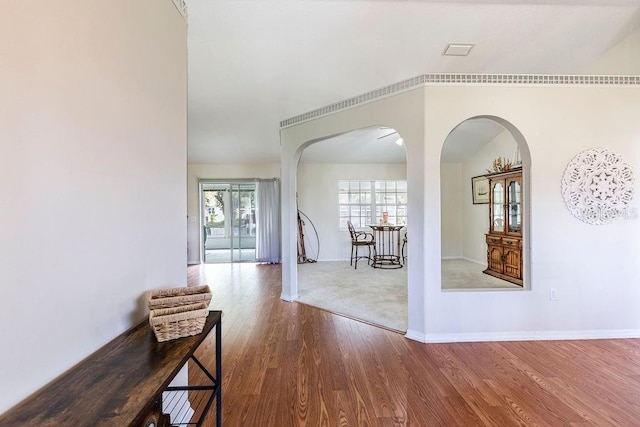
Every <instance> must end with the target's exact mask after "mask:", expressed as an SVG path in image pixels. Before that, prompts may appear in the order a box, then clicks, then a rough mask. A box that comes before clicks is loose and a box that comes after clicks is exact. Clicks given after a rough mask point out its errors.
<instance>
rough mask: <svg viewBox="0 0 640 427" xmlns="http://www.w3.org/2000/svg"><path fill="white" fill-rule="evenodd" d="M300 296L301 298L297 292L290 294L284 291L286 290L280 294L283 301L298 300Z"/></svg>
mask: <svg viewBox="0 0 640 427" xmlns="http://www.w3.org/2000/svg"><path fill="white" fill-rule="evenodd" d="M298 298H299V297H298V294H296V295H289V294H286V293H284V292H282V293H281V294H280V299H281V300H283V301H287V302H293V301H297V300H298Z"/></svg>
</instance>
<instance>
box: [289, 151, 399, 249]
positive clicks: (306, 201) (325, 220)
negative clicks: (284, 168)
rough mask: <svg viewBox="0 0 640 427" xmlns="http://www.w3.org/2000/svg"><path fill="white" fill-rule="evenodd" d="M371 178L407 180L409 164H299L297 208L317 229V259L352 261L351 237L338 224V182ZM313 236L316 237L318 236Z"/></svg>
mask: <svg viewBox="0 0 640 427" xmlns="http://www.w3.org/2000/svg"><path fill="white" fill-rule="evenodd" d="M318 144H322V142H319V143H318ZM372 179H376V180H406V179H407V168H406V165H405V164H393V163H389V164H326V163H301V164H300V165H299V166H298V207H299V208H300V210H301V211H302V212H304V213H305V214H306V215H307V216H308V217H309V218H310V219H311V221H313V224H314V225H315V226H316V229H317V231H318V236H319V240H320V254H319V258H318V261H337V260H349V257H350V252H351V238H350V237H349V232H348V231H347V230H340V224H339V210H338V181H339V180H372ZM410 221H411V219H409V222H410ZM365 231H366V230H365ZM368 231H371V230H370V229H369V230H368ZM311 239H312V240H315V235H314V236H312V237H311ZM315 249H316V248H314V247H312V248H310V249H309V252H308V253H307V255H308V256H312V255H314V253H313V251H315Z"/></svg>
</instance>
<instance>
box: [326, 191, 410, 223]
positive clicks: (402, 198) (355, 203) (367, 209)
mask: <svg viewBox="0 0 640 427" xmlns="http://www.w3.org/2000/svg"><path fill="white" fill-rule="evenodd" d="M338 207H339V211H340V229H341V230H342V229H345V230H346V229H347V221H351V222H352V223H353V226H354V227H355V228H363V227H366V226H367V225H370V224H378V223H380V220H381V219H382V213H383V212H387V213H388V215H389V218H388V220H387V221H388V222H389V223H390V224H394V225H407V181H376V180H369V181H338Z"/></svg>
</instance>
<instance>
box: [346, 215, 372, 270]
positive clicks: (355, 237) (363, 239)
mask: <svg viewBox="0 0 640 427" xmlns="http://www.w3.org/2000/svg"><path fill="white" fill-rule="evenodd" d="M347 227H348V228H349V234H350V235H351V263H350V265H353V264H354V263H353V261H354V260H355V261H356V262H355V269H357V268H358V260H359V259H360V258H367V264H371V259H372V258H371V248H373V252H374V254H375V250H376V239H375V237H373V233H369V232H367V231H356V229H355V227H354V226H353V224H352V223H351V221H347ZM361 246H366V247H367V249H368V250H369V254H368V255H358V248H359V247H361Z"/></svg>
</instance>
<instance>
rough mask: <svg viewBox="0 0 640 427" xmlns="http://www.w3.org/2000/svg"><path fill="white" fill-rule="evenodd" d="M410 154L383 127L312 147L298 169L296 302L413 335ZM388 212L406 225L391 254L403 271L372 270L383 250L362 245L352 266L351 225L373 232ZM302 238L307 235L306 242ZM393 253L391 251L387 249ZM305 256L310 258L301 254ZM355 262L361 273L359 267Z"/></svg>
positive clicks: (393, 221)
mask: <svg viewBox="0 0 640 427" xmlns="http://www.w3.org/2000/svg"><path fill="white" fill-rule="evenodd" d="M406 159H407V157H406V152H405V148H404V145H403V140H402V137H401V135H399V134H398V132H396V131H395V130H394V129H392V128H389V127H385V126H371V127H366V128H361V129H356V130H353V131H350V132H346V133H343V134H340V135H333V136H330V137H327V138H321V139H318V140H314V141H309V142H308V143H306V144H304V145H303V151H302V154H301V157H300V161H299V163H298V168H297V178H296V187H297V188H296V194H297V209H298V211H299V212H300V223H299V237H298V265H297V282H298V299H297V301H298V302H302V303H306V304H309V305H313V306H316V307H319V308H323V309H326V310H328V311H331V312H334V313H337V314H341V315H344V316H347V317H350V318H354V319H358V320H362V321H365V322H368V323H373V324H376V325H379V326H383V327H387V328H390V329H394V330H398V331H406V330H407V299H408V297H407V268H406V263H407V262H408V261H407V257H408V253H407V252H406V245H405V248H404V249H405V253H404V255H405V257H404V258H403V257H402V242H403V239H404V236H405V233H406V227H407V225H408V218H407V206H408V198H407V173H406ZM384 213H386V217H387V223H388V224H394V225H396V226H401V229H400V230H399V233H398V236H399V237H397V236H396V237H395V238H396V239H398V240H397V241H394V242H393V244H394V248H392V249H393V253H394V254H396V255H397V256H398V258H397V260H398V265H397V266H398V268H396V269H382V268H372V265H371V264H372V262H373V260H372V259H368V256H369V250H372V253H371V257H372V258H373V255H374V254H376V253H378V254H379V253H380V252H379V251H380V248H378V249H377V251H378V252H376V248H375V247H373V248H371V247H358V248H356V249H357V250H358V255H359V256H363V257H364V258H360V259H355V260H352V256H351V255H352V249H353V247H352V241H351V235H350V233H349V230H348V227H347V223H348V222H349V221H350V222H351V223H352V224H353V226H354V227H355V229H356V231H357V232H358V233H363V234H362V236H364V233H372V228H371V226H372V225H376V224H379V223H380V221H381V220H383V215H384ZM300 236H302V237H300ZM386 249H389V248H386ZM301 250H304V251H305V252H304V253H303V254H301V253H300V251H301ZM356 263H357V268H356Z"/></svg>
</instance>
